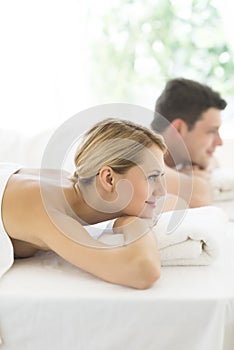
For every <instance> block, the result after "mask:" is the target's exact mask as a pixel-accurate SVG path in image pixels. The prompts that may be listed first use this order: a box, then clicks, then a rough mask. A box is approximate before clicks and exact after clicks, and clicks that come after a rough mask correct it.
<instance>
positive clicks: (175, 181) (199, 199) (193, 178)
mask: <svg viewBox="0 0 234 350" xmlns="http://www.w3.org/2000/svg"><path fill="white" fill-rule="evenodd" d="M165 179H166V188H167V192H168V193H171V194H174V195H176V196H179V197H180V198H182V199H184V200H185V201H186V202H187V203H188V205H189V207H190V208H196V207H201V206H205V205H210V204H211V199H212V195H211V193H212V191H211V184H210V181H209V173H208V172H207V171H205V170H200V169H198V168H197V167H194V168H184V169H182V170H181V171H176V170H174V169H172V168H169V167H166V175H165Z"/></svg>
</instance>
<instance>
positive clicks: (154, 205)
mask: <svg viewBox="0 0 234 350" xmlns="http://www.w3.org/2000/svg"><path fill="white" fill-rule="evenodd" d="M145 203H146V204H148V205H149V206H150V207H151V208H155V207H156V204H155V202H153V201H145Z"/></svg>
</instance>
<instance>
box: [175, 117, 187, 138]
mask: <svg viewBox="0 0 234 350" xmlns="http://www.w3.org/2000/svg"><path fill="white" fill-rule="evenodd" d="M171 125H172V126H173V127H174V128H175V129H176V131H177V132H178V133H179V134H180V135H181V136H182V137H183V136H184V135H185V133H186V132H187V131H188V126H187V123H186V122H185V121H184V120H182V119H180V118H177V119H174V120H173V121H172V122H171Z"/></svg>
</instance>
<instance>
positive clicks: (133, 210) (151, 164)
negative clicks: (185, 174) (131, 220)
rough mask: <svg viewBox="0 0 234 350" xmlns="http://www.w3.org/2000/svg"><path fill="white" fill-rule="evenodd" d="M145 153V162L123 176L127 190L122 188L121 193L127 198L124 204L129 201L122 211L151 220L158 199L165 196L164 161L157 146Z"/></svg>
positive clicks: (124, 213)
mask: <svg viewBox="0 0 234 350" xmlns="http://www.w3.org/2000/svg"><path fill="white" fill-rule="evenodd" d="M144 152H145V154H144V160H143V162H142V163H141V164H139V165H137V166H134V167H132V168H131V169H130V170H129V171H128V172H127V173H126V174H124V175H121V177H122V178H123V179H124V183H125V187H126V189H125V190H124V189H123V188H122V190H121V188H120V189H119V193H121V197H122V196H123V197H126V198H123V202H124V201H125V200H126V201H127V199H128V204H127V206H126V207H125V208H124V209H123V210H122V214H123V215H130V216H139V217H142V218H150V219H151V218H152V217H153V215H154V211H155V208H156V206H157V201H158V199H159V198H160V197H161V196H163V195H164V194H165V186H164V176H163V175H164V171H165V170H164V160H163V152H162V151H161V150H160V148H159V147H157V146H156V145H153V146H151V147H150V148H148V149H146V150H145V151H144ZM130 188H131V191H130ZM129 194H130V196H131V198H129ZM127 196H128V198H127ZM126 201H125V202H126Z"/></svg>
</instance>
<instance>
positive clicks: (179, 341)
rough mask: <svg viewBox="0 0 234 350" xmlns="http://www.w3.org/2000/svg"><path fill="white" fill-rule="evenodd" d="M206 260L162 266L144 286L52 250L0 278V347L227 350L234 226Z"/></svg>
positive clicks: (231, 331)
mask: <svg viewBox="0 0 234 350" xmlns="http://www.w3.org/2000/svg"><path fill="white" fill-rule="evenodd" d="M229 228H230V231H229V232H228V233H226V234H225V233H224V232H220V234H221V235H223V244H222V246H221V255H220V257H219V259H218V260H217V261H216V262H215V263H214V264H213V265H211V266H206V267H198V266H197V267H195V266H194V267H164V268H162V274H161V279H160V280H159V281H158V283H156V284H155V285H154V286H153V287H152V288H150V289H149V290H144V291H139V290H134V289H131V288H127V287H122V286H118V285H112V284H109V283H106V282H103V281H102V280H100V279H98V278H95V277H93V276H91V275H90V274H88V273H85V272H83V271H81V270H79V269H77V268H75V267H73V266H72V265H70V264H68V263H66V262H65V261H64V260H63V259H61V258H59V257H57V256H56V255H55V254H53V253H46V252H43V253H40V254H38V255H37V256H36V257H34V258H30V259H23V260H17V261H16V262H15V263H14V265H13V267H12V268H11V270H10V271H9V272H8V273H7V274H6V275H5V276H4V277H3V278H2V279H1V281H0V330H1V335H2V339H3V342H4V344H3V345H2V346H1V347H0V349H1V350H16V349H17V350H27V349H30V350H31V349H33V350H42V349H43V350H57V349H59V350H67V349H69V350H77V349H79V350H97V349H102V350H110V349H113V350H120V349H121V350H122V349H127V350H143V349H147V350H155V349H157V350H171V349H173V350H188V349H189V350H233V344H234V254H233V249H234V224H231V223H230V224H229Z"/></svg>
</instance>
